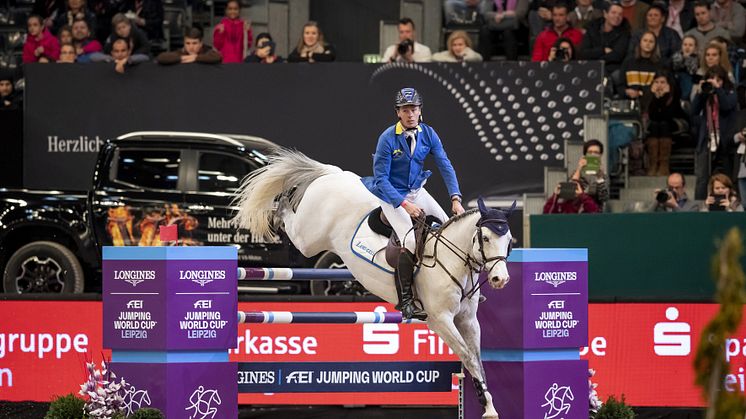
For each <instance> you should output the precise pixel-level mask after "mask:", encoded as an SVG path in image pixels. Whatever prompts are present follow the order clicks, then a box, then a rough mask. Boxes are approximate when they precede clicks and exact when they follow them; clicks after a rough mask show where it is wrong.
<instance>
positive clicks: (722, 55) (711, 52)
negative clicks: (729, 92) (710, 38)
mask: <svg viewBox="0 0 746 419" xmlns="http://www.w3.org/2000/svg"><path fill="white" fill-rule="evenodd" d="M715 66H720V67H722V68H723V69H724V70H725V71H726V72H727V74H728V79H729V80H730V81H731V82H734V80H735V78H734V76H733V71H732V67H731V66H730V61H728V56H727V53H726V52H725V48H724V47H722V46H721V45H720V44H717V43H713V42H710V45H708V46H707V48H705V53H704V55H703V56H702V59H701V60H700V64H699V69H698V70H697V80H698V81H699V80H701V79H702V78H703V77H704V76H705V74H707V71H708V70H709V69H711V68H714V67H715ZM699 91H700V85H699V84H696V85H694V86H692V93H691V98H692V99H694V96H695V95H697V94H698V93H699Z"/></svg>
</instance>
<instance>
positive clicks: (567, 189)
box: [559, 182, 577, 200]
mask: <svg viewBox="0 0 746 419" xmlns="http://www.w3.org/2000/svg"><path fill="white" fill-rule="evenodd" d="M576 188H577V184H576V183H575V182H560V191H559V197H560V198H561V199H564V200H570V199H575V189H576Z"/></svg>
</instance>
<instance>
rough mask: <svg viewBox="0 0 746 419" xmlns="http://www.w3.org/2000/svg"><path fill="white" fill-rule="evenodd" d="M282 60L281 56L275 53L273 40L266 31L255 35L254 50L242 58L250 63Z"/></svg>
mask: <svg viewBox="0 0 746 419" xmlns="http://www.w3.org/2000/svg"><path fill="white" fill-rule="evenodd" d="M284 61H285V60H284V59H283V58H282V57H280V56H279V55H275V42H274V41H273V40H272V35H270V34H269V33H267V32H262V33H260V34H259V35H257V36H256V42H255V43H254V51H252V52H251V54H249V56H248V57H246V59H245V60H244V62H245V63H252V64H273V63H281V62H284Z"/></svg>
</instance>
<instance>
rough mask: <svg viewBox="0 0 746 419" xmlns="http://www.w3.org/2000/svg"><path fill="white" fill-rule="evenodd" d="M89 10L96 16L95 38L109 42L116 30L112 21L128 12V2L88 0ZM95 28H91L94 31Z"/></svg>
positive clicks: (122, 0)
mask: <svg viewBox="0 0 746 419" xmlns="http://www.w3.org/2000/svg"><path fill="white" fill-rule="evenodd" d="M88 8H89V9H91V10H92V11H93V13H94V15H95V16H96V25H95V37H96V39H98V40H99V41H100V42H104V43H105V42H108V40H109V35H111V32H112V30H113V29H114V27H113V25H112V19H113V18H114V16H116V15H117V14H120V13H122V14H124V13H125V12H126V11H127V1H126V0H88ZM93 29H94V27H91V30H93Z"/></svg>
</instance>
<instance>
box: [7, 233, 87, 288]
mask: <svg viewBox="0 0 746 419" xmlns="http://www.w3.org/2000/svg"><path fill="white" fill-rule="evenodd" d="M84 284H85V277H84V274H83V268H82V267H81V266H80V262H78V258H76V257H75V255H74V254H73V252H71V251H70V249H68V248H67V247H65V246H63V245H61V244H59V243H54V242H47V241H39V242H32V243H29V244H27V245H25V246H23V247H21V248H20V249H18V250H16V252H15V253H13V255H12V256H11V257H10V259H8V263H7V264H6V265H5V271H4V272H3V287H4V289H5V292H6V293H9V294H26V293H34V292H47V293H75V294H79V293H82V292H83V285H84Z"/></svg>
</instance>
